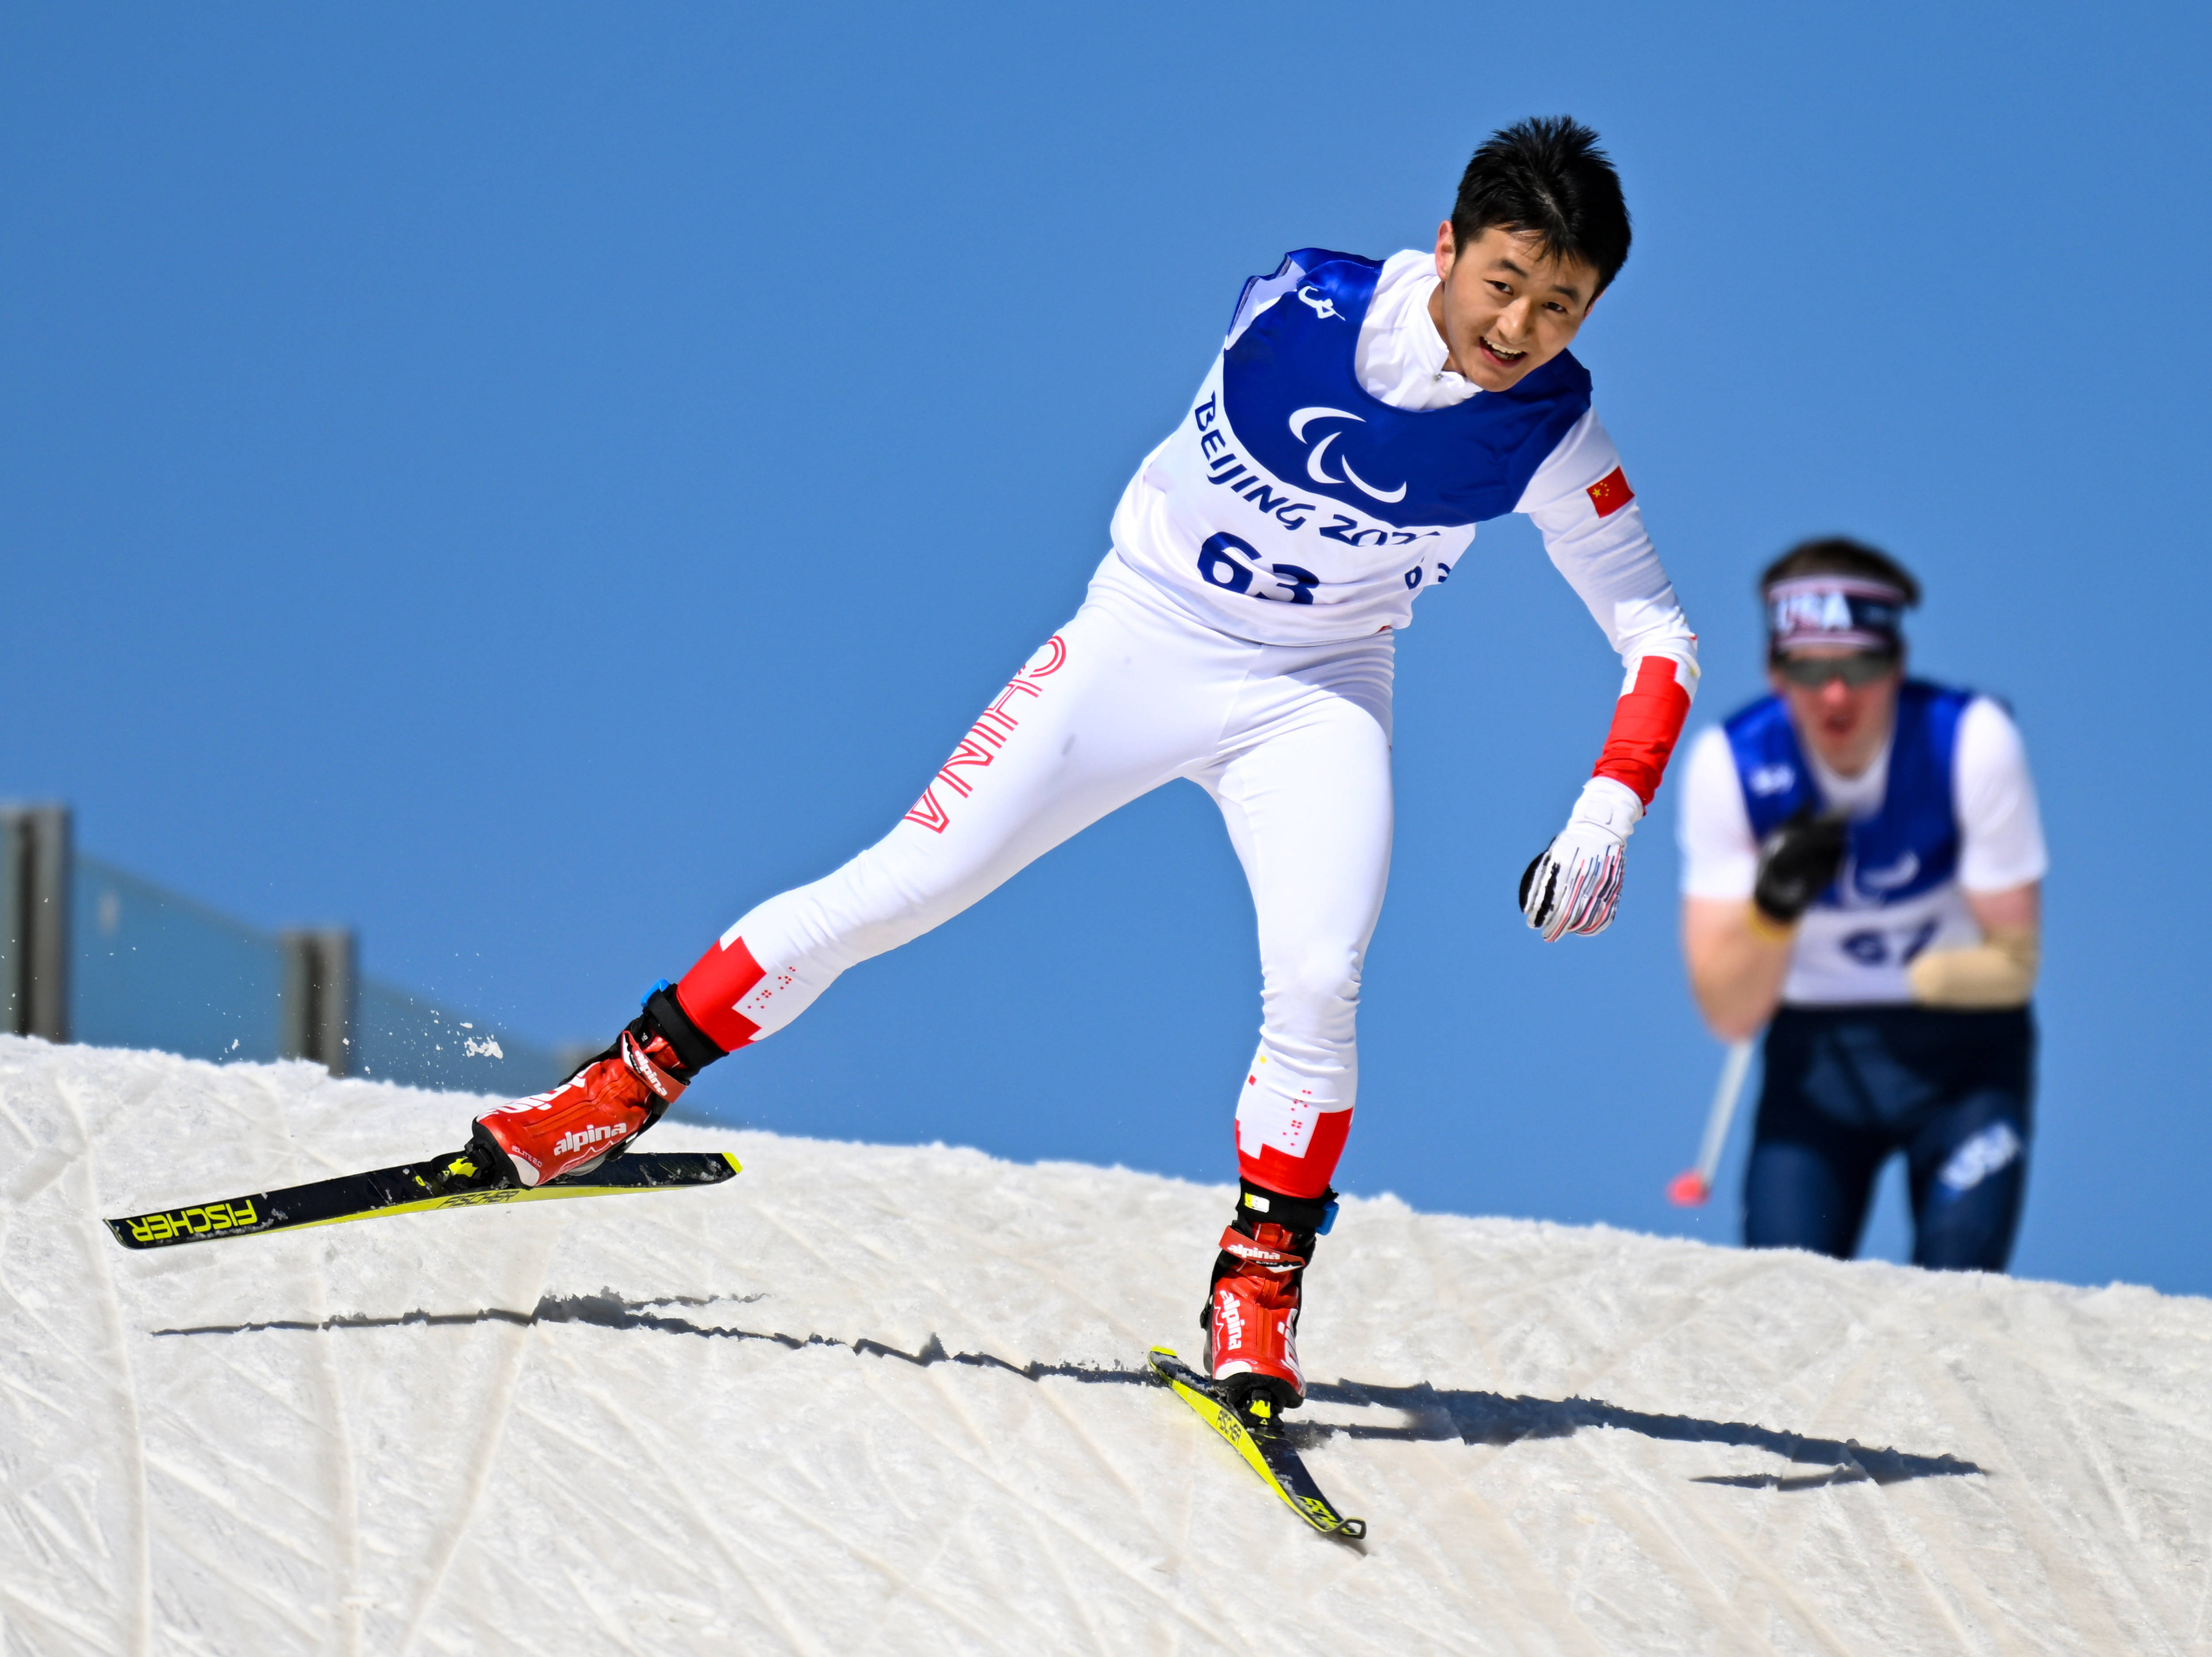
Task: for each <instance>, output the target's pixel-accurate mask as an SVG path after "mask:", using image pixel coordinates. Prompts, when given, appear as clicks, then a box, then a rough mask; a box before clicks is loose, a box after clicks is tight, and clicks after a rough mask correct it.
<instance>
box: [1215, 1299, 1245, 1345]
mask: <svg viewBox="0 0 2212 1657" xmlns="http://www.w3.org/2000/svg"><path fill="white" fill-rule="evenodd" d="M1215 1304H1217V1305H1218V1306H1219V1307H1220V1308H1221V1323H1222V1327H1223V1328H1224V1329H1225V1330H1226V1331H1227V1332H1228V1334H1229V1346H1230V1350H1232V1351H1233V1350H1236V1349H1237V1348H1238V1347H1240V1346H1242V1345H1243V1344H1244V1314H1243V1308H1242V1307H1240V1306H1239V1305H1238V1304H1237V1296H1234V1295H1224V1296H1221V1298H1220V1299H1219V1300H1218V1301H1217V1302H1215Z"/></svg>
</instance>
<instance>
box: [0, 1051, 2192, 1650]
mask: <svg viewBox="0 0 2212 1657" xmlns="http://www.w3.org/2000/svg"><path fill="white" fill-rule="evenodd" d="M477 1106H478V1102H476V1101H473V1100H471V1099H468V1098H464V1097H459V1096H436V1095H429V1094H422V1093H415V1092H409V1091H406V1090H404V1089H398V1088H394V1087H392V1086H390V1085H388V1084H384V1083H368V1082H363V1081H358V1080H353V1081H333V1080H331V1078H330V1077H327V1076H325V1074H324V1073H323V1072H322V1071H320V1070H319V1069H316V1068H314V1067H313V1066H311V1065H305V1064H299V1063H290V1064H282V1065H228V1066H227V1067H222V1068H218V1067H216V1066H214V1065H204V1064H197V1063H191V1062H187V1061H185V1060H180V1059H169V1058H165V1057H161V1056H159V1055H154V1054H146V1053H117V1052H100V1051H95V1050H89V1049H82V1048H54V1047H46V1045H45V1044H43V1043H40V1042H37V1041H25V1040H20V1039H17V1038H14V1037H5V1038H0V1644H4V1645H5V1647H6V1648H7V1649H8V1650H9V1651H15V1650H18V1649H21V1650H25V1651H54V1652H62V1651H68V1652H79V1651H82V1652H102V1651H118V1652H119V1651H142V1650H164V1651H166V1650H185V1649H191V1650H202V1649H205V1650H228V1651H257V1652H259V1651H286V1652H295V1651H297V1652H344V1653H352V1652H366V1651H378V1652H384V1651H390V1652H399V1651H417V1652H447V1651H452V1652H459V1651H510V1650H511V1651H520V1650H527V1651H533V1652H543V1653H564V1654H565V1653H577V1654H582V1653H597V1652H603V1651H613V1650H623V1651H634V1652H667V1653H694V1652H701V1651H745V1652H781V1651H805V1652H840V1651H860V1650H867V1651H881V1652H886V1653H900V1652H915V1653H923V1652H927V1653H937V1652H942V1651H947V1650H953V1651H992V1652H996V1651H1006V1652H1036V1651H1054V1652H1060V1651H1085V1652H1094V1651H1095V1652H1106V1653H1127V1652H1134V1651H1159V1652H1170V1651H1176V1652H1212V1651H1227V1652H1236V1653H1240V1654H1249V1653H1252V1652H1259V1651H1286V1650H1312V1651H1328V1652H1345V1653H1365V1652H1389V1653H1402V1652H1438V1651H1450V1652H1498V1653H1505V1652H1516V1653H1519V1652H1529V1653H1535V1652H1542V1653H1573V1654H1609V1653H1658V1652H1691V1651H1695V1652H1701V1653H1747V1654H1748V1653H1760V1652H1771V1651H1777V1650H1784V1651H1792V1652H1800V1651H1802V1652H1884V1653H1889V1652H1944V1653H1952V1652H1976V1653H1999V1652H2002V1653H2008V1654H2009V1653H2020V1652H2117V1651H2129V1652H2179V1651H2184V1650H2189V1651H2195V1650H2201V1649H2203V1642H2205V1640H2206V1638H2207V1635H2208V1624H2207V1611H2206V1606H2207V1604H2208V1585H2212V1577H2209V1576H2208V1557H2212V1551H2208V1547H2207V1541H2208V1538H2212V1453H2208V1448H2212V1447H2208V1445H2207V1443H2206V1439H2207V1437H2208V1435H2212V1424H2208V1423H2212V1302H2203V1301H2197V1300H2186V1299H2171V1298H2162V1297H2160V1296H2157V1295H2154V1294H2152V1293H2150V1292H2149V1291H2148V1290H2140V1289H2128V1288H2118V1287H2115V1288H2111V1289H2106V1290H2093V1291H2092V1290H2077V1289H2068V1288H2062V1287H2057V1286H2054V1285H2051V1284H2035V1283H2020V1282H2013V1281H2008V1280H2005V1279H2000V1278H1978V1277H1966V1276H1934V1275H1929V1274H1924V1273H1920V1272H1912V1271H1909V1270H1905V1269H1902V1268H1898V1267H1893V1266H1882V1265H1859V1266H1844V1265H1839V1264H1837V1263H1834V1262H1831V1261H1826V1260H1819V1259H1809V1258H1807V1257H1804V1256H1802V1255H1791V1254H1747V1253H1736V1252H1733V1251H1729V1250H1723V1249H1716V1248H1711V1247H1705V1246H1702V1245H1699V1244H1694V1243H1688V1242H1681V1241H1659V1240H1655V1239H1651V1238H1646V1237H1639V1236H1634V1235H1626V1234H1623V1233H1620V1232H1616V1231H1611V1230H1607V1229H1603V1228H1595V1229H1576V1228H1566V1227H1559V1226H1552V1225H1542V1224H1534V1223H1517V1222H1506V1221H1494V1220H1474V1219H1464V1218H1456V1217H1444V1216H1431V1215H1422V1214H1417V1213H1414V1212H1413V1211H1410V1210H1408V1209H1407V1207H1405V1206H1404V1205H1402V1204H1401V1203H1398V1202H1396V1201H1395V1200H1394V1199H1389V1198H1381V1199H1373V1200H1369V1201H1352V1202H1349V1203H1347V1204H1346V1208H1345V1211H1344V1214H1343V1217H1342V1218H1341V1219H1340V1222H1339V1223H1338V1225H1337V1228H1336V1229H1335V1231H1334V1234H1333V1235H1331V1236H1330V1237H1329V1238H1328V1241H1327V1242H1326V1243H1325V1244H1324V1245H1323V1248H1322V1253H1321V1254H1320V1256H1319V1259H1318V1261H1317V1263H1316V1266H1315V1269H1314V1272H1313V1276H1312V1278H1311V1282H1310V1309H1309V1311H1308V1314H1307V1317H1306V1323H1305V1329H1304V1349H1305V1356H1306V1358H1307V1360H1308V1369H1309V1374H1310V1376H1311V1378H1312V1379H1313V1381H1314V1382H1315V1385H1314V1388H1313V1399H1312V1402H1311V1404H1310V1405H1309V1407H1308V1408H1307V1409H1306V1410H1305V1411H1302V1412H1301V1415H1302V1416H1303V1417H1304V1421H1303V1423H1302V1424H1301V1425H1300V1426H1299V1427H1298V1428H1297V1433H1298V1435H1299V1438H1300V1441H1301V1443H1302V1446H1303V1448H1304V1451H1305V1454H1306V1457H1307V1460H1308V1461H1309V1463H1310V1465H1311V1466H1312V1467H1313V1469H1314V1471H1315V1472H1316V1476H1317V1477H1318V1478H1320V1479H1321V1481H1322V1484H1323V1486H1324V1487H1325V1488H1326V1489H1328V1490H1329V1491H1330V1492H1331V1494H1332V1495H1334V1496H1335V1497H1336V1498H1337V1499H1338V1500H1339V1501H1340V1502H1342V1503H1343V1504H1344V1505H1345V1506H1346V1508H1347V1509H1348V1510H1350V1511H1352V1512H1355V1513H1358V1514H1364V1516H1365V1517H1366V1519H1367V1520H1368V1521H1369V1523H1370V1526H1371V1527H1372V1528H1371V1531H1370V1537H1369V1539H1368V1540H1367V1542H1366V1543H1365V1544H1364V1545H1358V1546H1353V1545H1346V1544H1342V1543H1335V1542H1330V1541H1327V1540H1324V1539H1321V1538H1318V1537H1315V1536H1313V1535H1311V1534H1310V1533H1308V1532H1306V1531H1305V1530H1304V1527H1301V1526H1299V1525H1298V1524H1297V1521H1296V1520H1294V1519H1293V1518H1292V1517H1291V1515H1290V1514H1289V1513H1287V1512H1286V1511H1285V1510H1284V1509H1283V1508H1282V1507H1281V1506H1280V1504H1279V1503H1278V1502H1275V1500H1274V1499H1273V1497H1272V1496H1268V1495H1267V1493H1266V1492H1265V1491H1264V1490H1262V1489H1261V1487H1260V1485H1259V1484H1257V1483H1256V1482H1255V1480H1254V1479H1253V1478H1251V1476H1250V1475H1249V1473H1248V1472H1245V1471H1244V1469H1243V1467H1242V1466H1241V1465H1240V1464H1239V1463H1237V1460H1235V1459H1234V1457H1233V1455H1232V1454H1231V1452H1230V1450H1229V1449H1228V1448H1227V1447H1225V1445H1223V1444H1222V1443H1221V1442H1219V1441H1218V1439H1216V1438H1214V1437H1213V1436H1212V1435H1211V1434H1210V1433H1209V1432H1208V1431H1207V1430H1206V1429H1205V1427H1204V1426H1203V1425H1202V1424H1201V1423H1200V1422H1199V1421H1198V1420H1197V1419H1196V1418H1195V1417H1193V1416H1192V1415H1191V1414H1190V1413H1189V1412H1188V1411H1186V1410H1184V1409H1183V1408H1182V1406H1181V1405H1178V1404H1176V1403H1175V1402H1174V1401H1172V1399H1170V1398H1169V1396H1168V1395H1167V1394H1165V1393H1163V1392H1161V1391H1160V1390H1158V1388H1156V1387H1152V1386H1150V1385H1148V1384H1147V1383H1146V1381H1145V1380H1144V1378H1143V1375H1142V1367H1143V1366H1142V1357H1143V1352H1144V1350H1145V1348H1146V1345H1147V1344H1151V1343H1152V1342H1154V1341H1164V1342H1166V1343H1168V1344H1182V1346H1183V1350H1185V1351H1187V1352H1188V1351H1190V1350H1193V1349H1194V1347H1195V1345H1196V1344H1197V1340H1196V1335H1197V1332H1196V1330H1195V1328H1194V1322H1195V1319H1196V1313H1197V1308H1198V1305H1199V1302H1200V1297H1201V1295H1202V1292H1203V1286H1204V1280H1205V1273H1206V1266H1207V1265H1208V1264H1209V1262H1210V1261H1211V1259H1212V1253H1213V1246H1214V1239H1215V1237H1216V1236H1217V1235H1218V1232H1219V1228H1220V1225H1221V1223H1222V1221H1223V1219H1224V1218H1225V1216H1226V1214H1227V1212H1228V1211H1229V1205H1230V1196H1229V1193H1228V1191H1227V1190H1226V1188H1218V1189H1216V1188H1207V1187H1197V1186H1192V1185H1187V1184H1182V1183H1180V1182H1177V1181H1170V1180H1163V1179H1157V1178H1152V1177H1149V1176H1146V1175H1142V1174H1131V1173H1127V1172H1125V1171H1122V1170H1119V1169H1111V1170H1109V1169H1101V1168H1079V1167H1075V1166H1071V1165H1064V1164H1061V1165H1053V1164H1047V1165H1042V1166H1036V1167H1018V1166H1013V1165H1011V1164H1008V1163H1005V1162H997V1161H994V1160H993V1159H991V1158H989V1157H987V1156H981V1155H980V1154H978V1153H976V1152H973V1151H968V1150H948V1149H946V1148H945V1147H942V1146H930V1147H924V1148H905V1149H901V1148H890V1147H881V1146H866V1145H849V1144H825V1143H819V1142H814V1141H808V1140H799V1139H789V1138H775V1137H772V1136H769V1135H766V1134H759V1133H729V1132H717V1131H714V1130H710V1129H708V1128H705V1127H702V1126H695V1125H687V1124H684V1123H682V1122H680V1121H672V1122H669V1123H665V1124H663V1125H662V1126H660V1127H659V1128H657V1129H656V1130H655V1131H654V1134H653V1142H654V1143H655V1144H658V1145H660V1146H663V1147H665V1148H669V1149H682V1148H691V1149H721V1148H727V1149H731V1150H735V1151H736V1152H737V1153H738V1156H740V1157H741V1158H742V1159H743V1160H744V1162H745V1164H746V1171H745V1172H744V1174H742V1175H741V1176H739V1177H738V1179H736V1180H733V1181H730V1182H729V1183H728V1184H726V1185H724V1186H721V1187H715V1188H714V1189H713V1190H709V1191H694V1192H681V1193H659V1194H653V1195H647V1196H632V1197H623V1198H611V1199H599V1200H592V1201H585V1202H572V1203H546V1204H540V1205H531V1206H527V1207H515V1208H510V1209H501V1210H491V1211H486V1210H467V1211H455V1212H447V1213H431V1214H424V1215H419V1216H414V1217H405V1218H400V1219H392V1220H380V1221H374V1222H368V1223H362V1224H360V1225H351V1226H341V1227H334V1228H329V1229H319V1230H310V1231H305V1232H301V1233H298V1234H295V1235H289V1236H265V1237H246V1238H241V1239H236V1240H233V1241H226V1242H219V1243H210V1244H201V1245H193V1246H190V1247H179V1248H175V1249H172V1250H167V1251H162V1252H159V1253H143V1254H132V1253H125V1251H123V1250H121V1249H119V1248H118V1247H117V1246H116V1245H115V1243H114V1242H113V1241H112V1239H111V1238H110V1237H109V1236H108V1235H107V1233H106V1230H105V1229H104V1228H102V1226H101V1225H100V1216H102V1215H103V1214H111V1215H112V1214H120V1213H127V1212H137V1211H144V1210H148V1209H151V1208H154V1207H156V1206H159V1205H165V1204H181V1203H185V1202H188V1201H194V1200H197V1199H206V1198H211V1197H218V1196H230V1195H238V1194H243V1193H249V1192H254V1191H260V1190H265V1189H267V1188H269V1187H273V1186H279V1185H283V1184H288V1183H292V1182H295V1181H302V1180H309V1179H314V1178H318V1177H322V1176H325V1175H327V1174H334V1173H338V1172H342V1171H344V1170H348V1169H351V1168H366V1167H373V1166H377V1165H380V1164H384V1163H388V1162H398V1161H403V1160H409V1159H412V1158H414V1157H416V1156H422V1155H424V1154H426V1153H428V1152H433V1151H436V1150H447V1149H451V1148H453V1147H454V1146H456V1145H458V1144H459V1143H460V1141H461V1139H462V1137H463V1135H464V1133H465V1131H466V1126H467V1120H468V1118H469V1116H470V1115H471V1114H472V1111H473V1109H475V1108H477Z"/></svg>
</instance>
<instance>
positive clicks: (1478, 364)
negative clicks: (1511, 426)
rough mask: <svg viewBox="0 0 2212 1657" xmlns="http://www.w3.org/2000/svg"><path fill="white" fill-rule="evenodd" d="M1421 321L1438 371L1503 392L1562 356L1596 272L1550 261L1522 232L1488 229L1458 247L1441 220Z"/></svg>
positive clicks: (1593, 297) (1590, 298)
mask: <svg viewBox="0 0 2212 1657" xmlns="http://www.w3.org/2000/svg"><path fill="white" fill-rule="evenodd" d="M1437 276H1439V277H1440V278H1441V279H1442V280H1441V282H1439V284H1438V286H1437V290H1436V292H1434V293H1433V294H1430V295H1429V319H1430V320H1431V321H1432V322H1434V323H1435V324H1436V325H1437V332H1438V333H1439V334H1441V335H1442V336H1443V342H1444V366H1445V367H1448V368H1449V369H1451V370H1452V372H1453V373H1456V374H1459V375H1460V376H1462V378H1463V379H1467V380H1468V381H1470V382H1472V383H1473V384H1474V385H1478V386H1480V388H1481V389H1482V390H1484V391H1506V390H1509V389H1510V388H1511V387H1512V386H1513V385H1516V384H1517V383H1518V382H1519V381H1520V380H1521V379H1523V378H1524V377H1525V376H1526V375H1528V373H1529V372H1530V371H1531V370H1533V369H1536V368H1541V367H1543V366H1544V364H1546V363H1547V362H1549V361H1551V360H1552V359H1553V357H1555V356H1557V355H1559V353H1560V352H1562V351H1564V350H1565V349H1567V347H1568V345H1569V344H1571V343H1572V342H1573V340H1574V337H1575V334H1576V331H1577V330H1578V329H1580V328H1581V326H1582V325H1583V318H1585V317H1587V316H1588V315H1589V311H1590V307H1592V306H1593V305H1595V304H1596V303H1597V290H1598V276H1597V272H1596V271H1595V270H1593V269H1591V268H1590V266H1589V265H1588V264H1584V263H1583V261H1582V260H1580V259H1565V260H1563V259H1558V258H1553V257H1552V256H1551V255H1550V254H1549V253H1548V252H1546V250H1545V248H1544V245H1543V243H1542V242H1541V240H1538V239H1537V238H1536V237H1535V236H1534V235H1532V234H1529V233H1528V232H1527V231H1522V230H1508V229H1506V228H1503V227H1502V226H1498V225H1493V226H1492V227H1491V228H1489V229H1487V230H1485V231H1484V232H1483V233H1482V234H1481V235H1480V236H1478V237H1476V238H1475V239H1474V240H1473V241H1472V242H1470V243H1469V244H1468V246H1466V247H1465V248H1460V247H1458V246H1456V245H1455V240H1454V238H1453V235H1452V228H1451V222H1450V221H1449V219H1448V220H1446V221H1445V222H1443V224H1442V225H1440V226H1439V227H1437Z"/></svg>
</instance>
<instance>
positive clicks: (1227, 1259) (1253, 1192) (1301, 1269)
mask: <svg viewBox="0 0 2212 1657" xmlns="http://www.w3.org/2000/svg"><path fill="white" fill-rule="evenodd" d="M1237 1187H1238V1189H1237V1213H1236V1217H1234V1218H1233V1219H1231V1221H1230V1222H1229V1223H1230V1226H1231V1229H1234V1230H1237V1231H1240V1232H1242V1233H1243V1235H1245V1236H1247V1237H1251V1238H1255V1239H1256V1238H1257V1237H1258V1236H1259V1235H1260V1231H1261V1228H1262V1227H1264V1226H1273V1227H1275V1228H1277V1229H1279V1230H1280V1231H1282V1232H1284V1233H1285V1234H1287V1235H1285V1237H1283V1238H1281V1239H1279V1240H1277V1239H1271V1240H1270V1241H1279V1247H1281V1249H1282V1251H1283V1252H1284V1253H1290V1254H1295V1255H1297V1257H1298V1264H1297V1267H1296V1268H1295V1269H1294V1270H1292V1271H1291V1272H1290V1274H1289V1282H1290V1284H1291V1288H1292V1289H1293V1290H1296V1289H1298V1288H1301V1287H1303V1286H1304V1281H1305V1268H1306V1263H1307V1262H1308V1261H1310V1260H1311V1259H1313V1252H1314V1246H1315V1244H1316V1242H1317V1241H1319V1240H1320V1238H1321V1236H1322V1234H1323V1233H1324V1232H1326V1231H1327V1230H1328V1229H1329V1227H1330V1226H1332V1225H1334V1223H1336V1193H1335V1192H1334V1191H1324V1192H1322V1194H1321V1195H1320V1196H1318V1197H1291V1196H1286V1195H1285V1194H1284V1193H1282V1192H1279V1191H1270V1190H1268V1189H1267V1187H1265V1186H1261V1185H1255V1184H1253V1183H1252V1181H1249V1180H1239V1181H1237ZM1223 1241H1224V1243H1226V1242H1227V1241H1228V1239H1227V1238H1226V1237H1225V1238H1224V1239H1223ZM1241 1266H1243V1259H1242V1258H1240V1256H1239V1255H1238V1254H1237V1253H1231V1251H1230V1250H1229V1249H1228V1248H1227V1247H1223V1249H1222V1250H1221V1252H1220V1253H1218V1254H1216V1255H1215V1256H1214V1258H1213V1275H1212V1278H1211V1279H1209V1285H1208V1286H1209V1293H1210V1291H1211V1285H1212V1284H1217V1283H1219V1282H1220V1281H1221V1280H1222V1279H1223V1278H1225V1277H1227V1276H1228V1275H1229V1274H1230V1273H1231V1272H1235V1271H1237V1270H1238V1269H1239V1268H1240V1267H1241ZM1208 1303H1209V1305H1210V1304H1211V1302H1210V1300H1209V1302H1208ZM1211 1316H1212V1314H1211V1313H1210V1312H1201V1313H1200V1314H1199V1325H1200V1327H1201V1328H1203V1327H1205V1326H1206V1325H1207V1323H1208V1320H1209V1319H1210V1318H1211Z"/></svg>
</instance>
